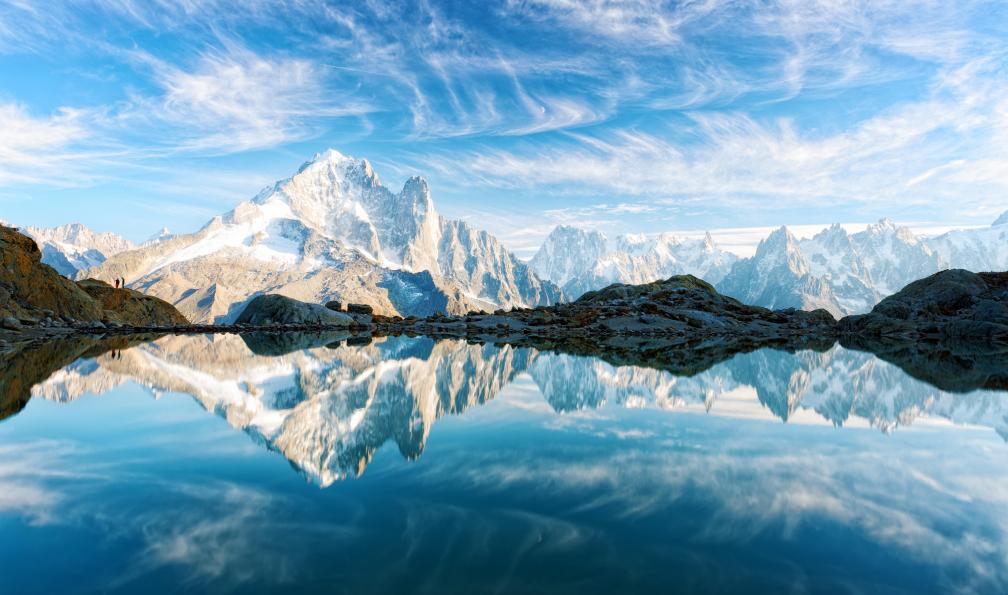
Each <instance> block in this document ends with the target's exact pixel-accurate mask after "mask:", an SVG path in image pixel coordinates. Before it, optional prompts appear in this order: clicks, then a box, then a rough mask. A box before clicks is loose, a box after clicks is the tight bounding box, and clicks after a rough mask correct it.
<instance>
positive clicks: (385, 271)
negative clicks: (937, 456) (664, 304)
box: [81, 151, 561, 322]
mask: <svg viewBox="0 0 1008 595" xmlns="http://www.w3.org/2000/svg"><path fill="white" fill-rule="evenodd" d="M81 274H82V275H83V274H86V275H88V276H94V277H97V278H102V279H104V278H115V277H125V278H126V279H127V282H128V283H130V285H131V286H135V287H141V288H143V289H144V291H146V292H147V293H151V294H153V295H156V296H158V297H161V298H162V299H165V300H167V301H169V302H171V303H173V304H175V305H176V306H177V307H178V308H179V309H180V310H182V312H183V313H184V314H186V315H187V316H188V317H189V318H190V319H191V320H193V321H198V322H214V321H217V322H219V321H230V320H232V319H233V318H234V316H236V315H237V313H238V312H240V311H241V306H242V305H243V304H244V303H245V302H247V301H248V300H249V299H250V298H251V297H252V296H254V295H256V294H258V293H263V292H269V293H279V294H282V295H286V296H288V297H291V298H294V299H298V300H301V301H305V302H313V303H325V302H326V301H329V300H331V299H336V300H339V301H342V302H344V303H349V302H358V303H366V304H370V305H372V306H373V307H374V308H375V310H376V311H377V312H378V313H383V314H402V315H408V314H414V315H428V314H432V313H434V312H449V313H456V314H460V313H465V312H466V311H468V310H472V309H490V310H492V309H495V308H499V307H505V308H507V307H511V306H535V305H540V304H551V303H554V302H556V301H557V300H559V299H560V298H561V294H560V292H559V290H558V289H557V288H556V286H554V285H553V284H552V283H549V282H543V281H541V280H540V279H539V278H538V277H537V276H536V275H535V274H534V273H533V272H532V270H531V269H530V268H529V267H528V266H527V265H526V264H525V263H523V262H521V261H520V260H518V259H517V258H516V257H515V256H514V255H512V254H511V253H510V252H508V251H507V250H506V249H505V248H504V246H503V245H502V244H501V243H500V241H498V240H497V239H496V238H494V237H493V236H491V235H489V234H488V233H486V232H484V231H480V230H477V229H475V228H473V227H471V226H469V225H468V224H466V223H464V222H462V221H454V220H449V219H446V218H444V217H442V216H441V215H440V214H439V213H438V212H437V210H436V209H435V208H434V201H433V198H432V196H431V192H430V189H429V188H428V186H427V183H426V182H425V181H424V180H423V179H422V178H418V177H414V178H410V179H409V180H408V181H407V182H406V184H405V185H404V186H403V188H402V190H401V191H399V192H398V193H395V192H392V191H391V190H389V189H388V188H386V187H385V186H383V185H382V183H381V181H380V180H379V179H378V175H377V174H376V173H375V172H374V170H373V169H372V167H371V164H370V163H369V162H368V161H367V160H365V159H355V158H352V157H348V156H344V155H342V154H340V153H338V152H336V151H327V152H325V153H322V154H318V155H316V156H315V157H314V159H312V160H311V161H309V162H307V163H305V164H304V165H303V166H302V167H301V168H300V169H299V170H298V172H297V173H295V174H294V175H293V176H291V177H290V178H288V179H286V180H282V181H280V182H277V183H276V184H275V185H273V186H270V187H268V188H266V189H264V190H263V191H262V192H260V193H259V195H257V196H256V197H255V198H253V199H252V200H250V201H247V202H243V203H241V204H240V205H238V206H237V207H235V208H234V209H233V210H232V211H230V212H228V213H225V214H223V215H220V216H218V217H215V218H213V219H212V220H211V221H210V222H209V223H207V224H206V225H205V226H204V227H203V228H202V229H201V230H199V231H197V232H195V233H191V234H181V235H175V236H167V237H166V238H164V239H162V240H161V241H157V242H152V243H148V244H145V245H143V246H141V247H140V248H137V249H135V250H128V251H125V252H120V253H118V254H115V255H114V256H112V257H110V258H109V259H108V260H106V261H104V262H102V263H101V264H99V265H98V266H96V267H94V268H92V269H89V270H88V271H87V272H86V273H81Z"/></svg>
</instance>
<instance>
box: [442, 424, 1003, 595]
mask: <svg viewBox="0 0 1008 595" xmlns="http://www.w3.org/2000/svg"><path fill="white" fill-rule="evenodd" d="M582 421H584V420H582ZM578 425H579V426H580V425H581V424H578ZM571 431H572V432H578V433H581V432H582V431H583V428H581V427H578V428H576V429H571ZM861 436H864V437H865V438H869V437H868V436H867V435H865V434H861ZM778 437H779V435H778ZM873 438H875V437H874V436H871V437H870V438H869V439H868V440H864V441H862V440H857V439H855V440H852V441H849V442H844V443H840V444H830V443H829V442H827V441H825V440H824V441H823V442H815V441H814V439H813V440H798V439H791V440H778V439H776V438H774V437H771V438H769V439H766V438H760V437H755V436H751V435H748V436H745V437H743V438H734V439H733V438H732V437H731V436H729V435H719V436H712V437H710V439H709V440H708V441H706V446H705V448H703V449H682V448H681V447H680V449H677V450H668V449H665V448H660V447H659V448H656V447H655V445H654V444H653V443H652V442H642V443H641V446H639V447H638V446H636V445H634V443H633V442H630V441H625V440H620V439H618V438H615V439H613V440H611V441H608V442H603V443H599V444H597V445H593V446H589V447H587V448H581V447H579V446H572V447H566V448H558V447H556V446H553V445H551V448H549V449H544V450H542V451H540V452H537V453H536V454H535V455H534V456H532V455H529V456H524V457H523V456H522V453H520V452H514V451H511V452H507V451H482V455H481V454H480V453H475V452H470V453H466V455H465V456H466V461H465V463H466V464H465V465H462V464H460V462H459V461H458V460H457V458H456V457H453V456H450V455H449V454H448V453H446V452H442V453H439V457H438V458H437V459H436V460H433V461H432V463H433V464H432V465H431V466H430V467H429V468H428V470H427V472H428V473H429V474H430V475H428V476H427V477H426V479H428V480H433V481H439V482H443V481H447V479H445V476H447V477H450V478H453V479H454V478H461V479H462V481H463V484H464V485H465V486H466V488H468V489H469V490H471V491H473V492H476V493H478V494H481V497H483V496H486V497H490V496H489V495H491V494H495V493H504V492H507V493H520V494H525V495H526V496H527V497H529V498H532V499H546V500H560V501H563V502H567V503H568V505H569V508H568V510H569V511H570V512H571V514H574V515H579V514H591V513H593V512H599V513H604V514H606V515H613V517H614V518H616V519H622V522H640V521H649V520H654V519H660V518H662V517H661V515H663V514H668V513H670V512H672V511H674V510H677V509H679V508H680V507H684V508H683V509H686V508H688V507H689V506H692V505H695V503H696V502H697V501H699V502H702V506H703V509H704V510H705V513H704V516H703V517H702V518H698V519H696V523H695V525H693V526H692V528H691V529H690V531H691V534H690V535H686V536H683V537H684V538H685V539H690V540H697V541H699V542H706V543H735V544H738V543H746V542H753V541H754V540H756V539H758V538H763V537H770V538H773V539H784V540H788V539H793V538H796V535H797V534H798V532H799V531H803V530H809V529H812V528H815V527H817V526H820V525H821V524H822V522H824V521H825V522H828V523H836V524H837V525H839V526H842V527H847V528H850V529H851V530H853V531H854V532H856V533H859V534H861V535H863V536H864V537H865V538H867V539H869V540H870V541H871V542H875V543H878V544H880V545H882V546H885V547H888V548H891V547H897V548H899V550H900V551H902V552H904V554H905V555H906V556H907V557H908V558H911V559H915V560H917V561H918V562H919V563H922V564H938V565H940V566H941V567H942V569H943V570H944V571H945V572H946V573H947V574H946V578H947V580H948V584H949V586H950V587H951V586H952V585H958V586H960V587H963V588H964V589H966V590H972V589H980V590H985V589H990V588H991V587H992V586H999V585H1004V584H1006V583H1008V565H1006V562H1008V473H1006V472H1005V471H1006V469H1005V466H1004V465H1003V464H1000V462H999V461H1000V459H1001V458H1002V455H1003V453H996V452H992V451H988V450H987V449H986V448H985V443H984V442H982V441H981V440H976V439H974V438H975V437H973V436H969V435H966V436H962V435H956V434H953V432H951V431H950V432H943V433H938V432H935V433H934V434H929V435H928V437H927V439H930V440H938V441H943V442H945V443H946V446H947V447H948V448H949V451H950V452H955V453H957V456H956V457H944V456H941V455H940V454H937V453H936V452H935V451H934V450H933V449H930V448H920V449H917V448H914V447H913V446H911V445H909V444H904V445H899V446H898V447H894V448H882V449H880V450H879V451H876V450H873V449H872V448H871V445H872V444H876V445H877V444H879V442H878V440H874V439H873ZM946 441H947V442H946ZM796 448H797V449H799V450H800V452H795V454H790V452H788V451H789V450H795V449H796ZM432 459H433V457H432ZM516 461H521V463H517V462H516ZM466 488H463V489H466ZM965 494H971V495H973V496H972V499H971V500H970V499H968V498H966V497H965V496H964V495H965ZM960 574H962V575H965V576H967V577H969V578H970V580H971V581H972V582H969V583H967V584H962V583H961V582H960V581H961V580H962V577H961V576H960ZM957 577H958V578H957Z"/></svg>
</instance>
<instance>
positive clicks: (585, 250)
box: [529, 225, 736, 299]
mask: <svg viewBox="0 0 1008 595" xmlns="http://www.w3.org/2000/svg"><path fill="white" fill-rule="evenodd" d="M735 260H736V257H735V256H734V255H733V254H731V253H728V252H725V251H723V250H721V249H719V248H718V247H717V246H715V245H714V241H713V240H712V239H711V237H710V235H708V236H706V237H705V238H703V239H696V240H688V239H682V238H679V237H676V236H674V235H671V234H661V235H659V236H657V237H649V236H643V235H623V236H618V237H617V238H616V239H615V241H614V242H612V245H611V246H610V245H609V243H608V242H607V240H606V237H605V236H604V235H602V234H601V233H599V232H597V231H587V230H583V229H580V228H576V227H570V226H566V225H561V226H558V227H556V228H554V229H553V231H552V232H551V233H550V235H549V236H548V237H547V238H546V241H545V242H543V245H542V246H541V247H540V248H539V251H538V252H536V254H535V256H533V257H532V260H530V261H529V265H530V266H531V267H532V268H533V270H535V272H536V274H537V275H539V276H540V277H541V278H543V279H549V280H550V281H553V282H554V283H556V284H557V285H559V286H560V287H561V288H562V289H563V291H564V294H566V295H567V297H568V298H571V299H575V298H577V297H579V296H580V295H581V294H583V293H585V292H586V291H590V290H593V289H599V288H601V287H605V286H606V285H609V284H611V283H649V282H651V281H655V280H657V279H664V278H667V277H671V276H672V275H678V274H687V273H688V274H692V275H696V276H697V277H702V278H704V279H707V280H713V281H717V280H720V279H721V277H722V276H724V274H725V273H726V272H727V271H728V268H729V267H730V266H731V264H732V263H733V262H734V261H735Z"/></svg>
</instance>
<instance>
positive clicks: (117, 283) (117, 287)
mask: <svg viewBox="0 0 1008 595" xmlns="http://www.w3.org/2000/svg"><path fill="white" fill-rule="evenodd" d="M116 289H119V279H116Z"/></svg>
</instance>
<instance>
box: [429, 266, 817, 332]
mask: <svg viewBox="0 0 1008 595" xmlns="http://www.w3.org/2000/svg"><path fill="white" fill-rule="evenodd" d="M835 325H836V320H835V319H834V318H833V316H832V315H831V314H830V313H829V312H827V311H826V310H814V311H811V312H806V311H803V310H795V309H786V310H768V309H766V308H761V307H759V306H749V305H746V304H743V303H742V302H740V301H738V300H736V299H734V298H730V297H727V296H724V295H721V294H720V293H718V292H717V291H716V290H715V289H714V287H712V286H711V285H710V284H709V283H707V282H705V281H703V280H701V279H698V278H696V277H694V276H692V275H679V276H674V277H670V278H668V279H665V280H663V281H655V282H654V283H645V284H641V285H624V284H619V283H616V284H613V285H610V286H609V287H606V288H605V289H601V290H598V291H590V292H588V293H586V294H584V295H583V296H581V298H579V299H578V300H576V301H574V302H571V303H567V304H557V305H553V306H543V307H539V308H532V309H515V310H510V311H504V310H497V311H495V312H494V313H493V314H487V313H485V312H479V313H477V312H470V313H469V314H468V315H467V316H465V317H435V318H428V319H427V320H423V321H417V322H416V323H414V324H413V328H414V329H415V330H416V331H417V332H450V331H454V332H465V333H470V334H471V333H486V334H497V335H505V336H506V335H526V336H546V337H572V336H573V337H576V336H584V337H599V336H609V335H645V336H659V335H660V336H665V337H668V336H679V337H689V338H691V339H696V338H700V337H715V336H721V337H723V336H734V337H746V338H748V339H752V340H755V341H766V340H775V339H781V338H785V337H789V336H792V335H801V334H817V335H820V336H825V337H833V336H834V327H835Z"/></svg>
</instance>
